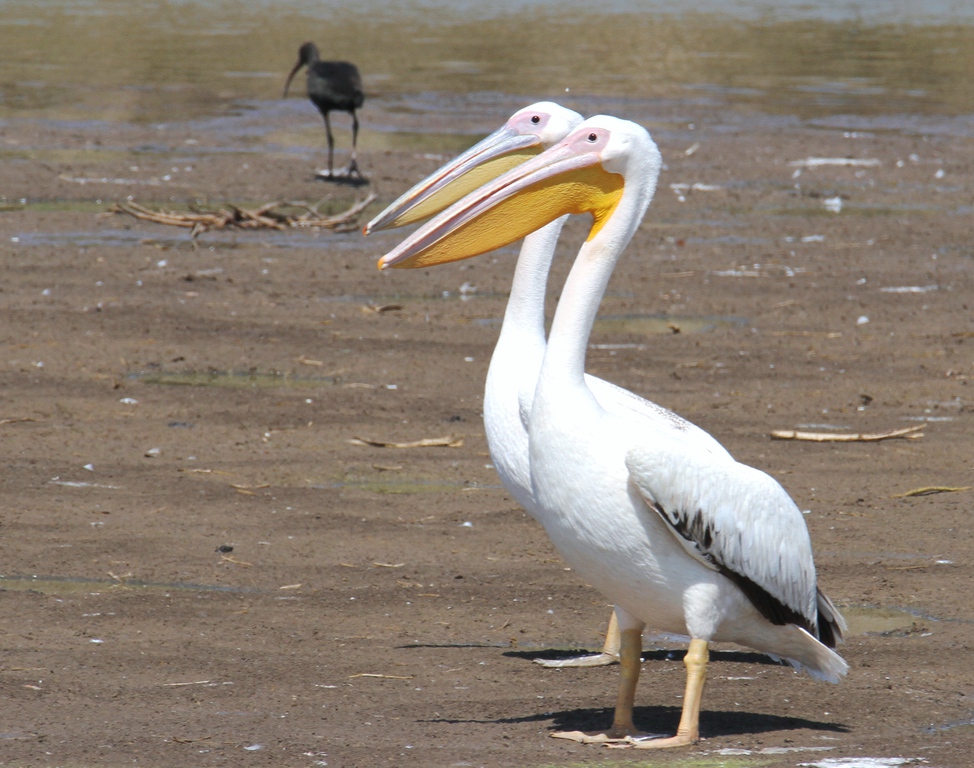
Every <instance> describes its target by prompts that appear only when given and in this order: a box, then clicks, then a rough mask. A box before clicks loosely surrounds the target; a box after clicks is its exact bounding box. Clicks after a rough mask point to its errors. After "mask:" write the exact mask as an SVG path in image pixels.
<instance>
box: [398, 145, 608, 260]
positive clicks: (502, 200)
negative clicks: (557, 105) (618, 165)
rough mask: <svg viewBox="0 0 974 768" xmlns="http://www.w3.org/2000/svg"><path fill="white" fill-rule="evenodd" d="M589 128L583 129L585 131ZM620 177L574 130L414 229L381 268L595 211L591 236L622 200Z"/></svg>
mask: <svg viewBox="0 0 974 768" xmlns="http://www.w3.org/2000/svg"><path fill="white" fill-rule="evenodd" d="M583 133H584V132H583ZM623 184H624V180H623V177H622V176H621V175H620V174H617V173H610V172H608V171H606V170H605V169H603V167H602V165H601V162H600V157H599V154H598V153H597V152H595V151H591V150H587V148H586V147H585V146H584V135H579V134H573V135H572V136H569V137H567V138H566V139H564V140H563V141H561V142H559V143H558V144H556V145H554V146H553V147H551V148H550V149H548V150H546V151H545V152H543V153H541V154H540V155H538V156H537V157H535V158H533V159H531V160H528V161H526V162H524V163H522V164H521V165H519V166H517V167H516V168H513V169H512V170H510V171H508V172H507V173H505V174H504V175H502V176H500V177H499V178H497V179H495V180H494V181H491V182H488V183H487V184H485V185H484V186H483V187H481V188H479V189H477V190H476V191H475V192H472V193H470V194H469V195H467V196H466V197H465V198H463V200H461V201H460V202H458V203H456V204H454V205H453V206H451V207H450V208H448V209H447V210H445V211H444V212H443V213H441V214H440V215H439V216H437V217H436V218H435V219H433V220H432V221H429V222H428V223H426V224H424V225H423V226H422V227H420V228H419V229H417V230H416V231H415V232H413V233H412V234H411V235H410V236H409V237H407V238H406V239H405V240H404V241H403V242H402V243H400V244H399V246H397V247H396V248H394V249H393V250H392V251H390V252H389V253H387V254H386V255H385V256H383V257H382V258H381V259H380V260H379V269H388V268H390V267H395V268H397V269H415V268H419V267H431V266H434V265H436V264H445V263H447V262H451V261H459V260H461V259H469V258H472V257H474V256H479V255H480V254H483V253H487V252H489V251H493V250H495V249H497V248H502V247H504V246H505V245H509V244H510V243H513V242H515V241H516V240H520V239H521V238H522V237H525V236H526V235H528V234H530V233H531V232H534V231H535V230H538V229H540V228H541V227H543V226H545V225H546V224H549V223H550V222H552V221H554V220H555V219H557V218H559V217H561V216H563V215H565V214H566V213H591V214H592V216H593V219H594V222H593V226H592V230H591V232H590V233H589V238H591V237H593V236H594V235H595V234H596V233H597V232H598V230H599V229H600V228H601V227H602V225H603V224H604V223H605V221H606V220H607V219H608V218H609V216H610V215H611V213H612V211H613V210H614V209H615V206H616V205H617V204H618V202H619V200H620V198H621V197H622V189H623Z"/></svg>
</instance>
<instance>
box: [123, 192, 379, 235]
mask: <svg viewBox="0 0 974 768" xmlns="http://www.w3.org/2000/svg"><path fill="white" fill-rule="evenodd" d="M325 200H327V198H325ZM325 200H320V201H318V202H317V203H316V204H314V205H310V204H308V203H305V202H302V201H300V200H295V201H290V202H280V201H275V202H272V203H265V204H264V205H262V206H260V207H259V208H257V209H255V210H247V209H246V208H239V207H237V206H235V205H228V206H227V208H224V209H220V210H216V211H196V210H193V211H190V212H188V213H179V212H177V211H165V210H160V211H154V210H152V209H151V208H146V207H145V206H143V205H139V204H138V203H136V202H133V201H130V200H128V201H123V202H121V203H115V204H114V205H113V206H112V208H111V209H110V212H111V213H127V214H128V215H129V216H134V217H135V218H137V219H141V220H143V221H152V222H155V223H157V224H168V225H170V226H174V227H184V228H186V229H189V230H191V231H190V236H191V237H196V236H197V235H199V234H200V233H202V232H207V231H209V230H211V229H228V228H230V227H235V228H237V229H277V230H285V229H289V228H291V227H312V228H318V229H334V230H336V231H339V232H346V231H348V230H351V229H354V228H355V227H356V226H357V224H356V221H357V219H358V216H359V214H360V213H362V211H363V210H365V208H366V206H368V205H369V203H371V202H372V201H373V200H375V193H374V192H370V193H369V194H368V195H367V196H366V197H365V199H364V200H360V201H359V202H357V203H355V204H354V205H353V206H351V207H350V208H348V209H347V210H345V211H342V212H341V213H338V214H335V215H334V216H323V215H321V214H320V213H318V206H320V205H321V204H322V203H323V202H325ZM286 208H292V209H293V208H300V209H303V210H304V211H305V212H304V213H300V214H295V213H293V212H288V211H286V210H284V209H286Z"/></svg>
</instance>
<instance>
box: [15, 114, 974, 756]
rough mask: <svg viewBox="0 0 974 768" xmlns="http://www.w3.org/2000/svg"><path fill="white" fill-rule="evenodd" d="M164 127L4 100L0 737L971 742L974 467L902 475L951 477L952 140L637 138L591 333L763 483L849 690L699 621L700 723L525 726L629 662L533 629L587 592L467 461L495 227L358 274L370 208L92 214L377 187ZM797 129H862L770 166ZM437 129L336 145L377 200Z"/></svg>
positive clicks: (814, 751) (658, 651)
mask: <svg viewBox="0 0 974 768" xmlns="http://www.w3.org/2000/svg"><path fill="white" fill-rule="evenodd" d="M505 117H506V115H505V114H498V115H497V119H496V122H497V123H498V124H499V123H500V122H501V121H502V120H503V119H504V118H505ZM650 128H651V129H653V130H654V132H655V130H656V126H653V125H650ZM670 128H672V126H670ZM182 131H183V129H181V128H180V127H179V126H178V124H174V125H173V126H170V127H160V128H156V127H153V128H149V127H146V128H144V129H142V128H133V127H128V128H126V129H125V130H124V131H121V130H120V132H119V135H108V136H103V137H101V138H100V141H101V142H102V145H101V146H98V145H95V144H93V142H92V138H91V136H90V135H88V134H86V133H84V132H83V131H80V129H76V128H73V127H72V126H71V125H70V124H66V125H64V126H61V127H58V126H53V127H51V126H48V127H44V126H40V125H38V124H30V123H26V122H25V123H15V122H10V123H7V124H6V125H5V126H4V127H3V129H2V137H0V138H2V139H3V141H4V142H5V143H4V147H5V152H4V154H3V157H2V158H0V159H2V166H0V167H2V174H3V177H4V184H3V186H4V194H5V195H6V200H5V201H4V204H3V205H4V209H3V211H2V214H0V270H2V279H0V307H2V318H3V320H2V325H0V350H2V353H0V387H2V389H0V391H2V401H0V441H2V442H0V451H2V467H3V472H2V475H0V483H2V491H0V525H2V527H0V546H2V566H0V567H2V573H3V575H4V579H3V581H2V582H0V586H2V588H3V591H2V594H0V616H2V619H0V637H2V643H3V658H2V661H0V684H2V698H0V719H2V722H0V762H2V763H3V764H8V765H38V766H43V765H51V766H55V765H57V766H121V765H132V764H140V765H149V766H190V765H199V766H217V765H287V766H315V765H325V764H327V765H331V766H381V765H396V766H400V765H403V766H405V765H415V766H424V767H438V766H481V765H484V766H542V765H544V766H553V765H554V766H557V765H581V764H585V765H588V764H602V765H630V764H639V765H671V764H676V765H728V766H752V765H754V766H758V765H760V766H796V765H802V764H815V763H816V761H821V760H823V759H826V758H831V759H833V760H834V759H837V758H850V757H864V756H865V757H882V758H892V757H898V756H901V757H904V758H915V759H916V760H918V761H919V760H922V761H925V762H923V764H924V765H927V766H956V767H957V768H960V767H961V766H967V765H970V760H971V757H970V754H971V751H972V749H974V726H972V725H971V723H972V710H974V700H972V696H974V670H972V665H971V659H972V656H971V646H972V637H971V632H972V622H974V610H972V599H971V594H972V566H971V562H972V560H974V544H972V537H971V535H970V526H971V507H972V500H974V491H972V490H966V491H952V492H942V493H932V494H927V495H914V496H909V495H906V496H905V495H904V494H907V493H908V492H910V491H911V490H915V489H919V488H923V487H930V486H942V487H951V488H958V487H963V486H966V485H971V484H974V483H972V480H974V439H972V436H974V384H972V379H974V320H972V310H974V306H972V303H974V248H972V245H971V207H970V206H971V200H972V195H974V141H971V140H969V139H966V140H965V139H957V138H951V137H943V136H941V137H937V136H930V137H924V136H922V135H919V134H918V135H909V134H897V133H889V134H887V133H882V132H879V133H874V134H859V135H855V134H853V135H850V134H848V133H845V132H844V131H843V130H842V129H824V128H823V129H813V128H810V127H801V126H799V127H794V128H792V129H791V130H788V131H778V130H774V129H772V128H768V129H767V130H763V131H758V130H751V131H740V132H735V131H712V132H707V130H706V129H705V128H703V127H702V126H701V127H698V128H697V129H696V133H688V132H687V129H686V127H685V126H684V127H682V128H681V129H680V131H682V133H681V132H680V131H678V130H676V129H675V128H674V129H673V130H670V131H668V132H667V131H663V132H662V135H663V136H664V137H668V140H667V139H666V138H664V139H661V140H660V143H661V148H662V150H663V153H664V156H665V158H666V162H667V168H666V170H665V172H664V175H663V177H662V179H661V183H660V188H659V191H658V192H657V196H656V200H655V202H654V203H653V206H652V208H651V210H650V213H649V216H648V217H647V220H646V223H645V224H644V225H643V227H642V229H641V230H640V232H639V233H638V234H637V237H636V239H635V241H634V242H633V244H632V245H631V247H630V248H629V251H628V254H627V255H626V256H625V257H624V259H623V260H622V262H621V264H620V265H619V268H618V271H617V274H616V276H615V278H614V280H613V282H612V284H611V286H610V293H609V295H608V296H607V298H606V300H605V302H604V305H603V314H604V315H605V316H606V317H608V318H615V319H611V320H609V321H607V322H604V323H602V324H600V325H599V327H598V328H597V329H596V333H595V335H594V337H593V343H594V346H593V348H592V350H591V353H590V356H589V365H588V368H589V370H590V371H591V372H593V373H595V374H598V375H600V376H602V377H604V378H607V379H610V380H612V381H614V382H617V383H618V384H621V385H623V386H625V387H627V388H630V389H632V390H634V391H636V392H638V393H640V394H643V395H645V396H648V397H650V398H652V399H654V400H656V401H657V402H660V403H662V404H664V405H666V406H668V407H670V408H672V409H674V410H676V411H677V412H679V413H680V414H682V415H683V416H685V417H687V418H689V419H691V420H693V421H694V422H696V423H697V424H699V425H700V426H701V427H703V428H705V429H707V430H709V431H710V432H711V433H712V434H713V435H715V436H716V437H717V438H718V439H720V440H721V441H722V442H723V443H724V444H725V445H726V446H727V447H728V448H729V449H730V450H731V451H732V452H733V453H734V455H735V456H736V457H737V458H738V459H739V460H741V461H744V462H746V463H748V464H752V465H754V466H756V467H759V468H761V469H763V470H765V471H767V472H769V473H770V474H772V475H773V476H774V477H776V478H777V479H778V480H779V481H780V482H781V483H782V484H783V485H784V486H785V488H786V489H787V490H788V491H789V492H790V493H791V494H792V495H793V497H794V498H795V500H796V501H797V503H798V504H799V506H800V507H801V508H802V509H803V510H809V513H808V514H807V517H806V519H807V521H808V525H809V528H810V530H811V535H812V539H813V542H814V546H815V551H816V561H817V565H818V569H819V578H820V584H821V585H822V587H823V588H824V590H825V591H827V593H828V594H829V595H830V596H831V597H832V598H833V599H834V600H835V602H836V603H837V604H838V605H839V606H841V607H842V608H843V609H844V610H845V611H846V612H847V614H848V615H849V617H850V621H851V623H852V625H853V631H852V632H851V633H850V635H851V636H850V637H849V638H848V640H847V642H846V643H845V645H844V646H842V649H841V650H842V653H843V655H844V656H845V658H846V659H847V660H848V661H849V663H850V666H851V671H850V674H849V676H848V678H847V679H846V680H844V681H843V682H842V683H841V684H839V685H837V686H830V685H826V684H820V683H815V682H814V681H812V680H810V679H809V678H807V677H803V676H799V675H796V674H795V673H793V672H792V671H791V670H790V669H788V668H785V667H781V666H777V665H775V664H772V663H771V662H770V661H768V660H766V659H765V658H763V657H761V656H759V655H756V654H753V653H750V652H747V651H746V650H743V649H737V648H731V647H722V648H719V649H718V650H717V652H715V653H714V654H713V663H712V665H711V668H710V676H709V682H708V686H707V690H706V693H705V697H704V705H703V714H702V736H703V738H702V740H701V741H700V743H699V744H698V745H697V746H696V747H694V748H692V749H685V750H679V751H675V752H671V753H666V754H659V755H656V754H649V753H631V752H620V751H609V750H605V749H602V748H598V747H593V746H581V745H577V744H573V743H568V742H561V741H557V740H554V739H551V738H549V737H548V735H549V733H551V732H552V731H554V730H557V729H564V728H596V727H600V726H603V725H605V724H607V722H608V721H609V718H610V713H611V710H610V707H611V705H612V702H613V701H614V692H615V687H616V681H617V674H618V673H617V668H615V667H607V668H600V669H582V670H561V671H554V670H545V669H542V668H541V667H538V666H536V665H534V664H532V663H531V659H532V658H534V657H536V656H539V655H544V656H549V657H550V656H557V655H558V654H559V653H561V652H563V651H565V650H566V649H577V648H597V647H598V646H599V644H600V642H601V633H602V631H603V630H604V627H605V623H606V620H607V618H608V615H609V609H608V607H607V605H606V601H605V600H604V599H603V598H602V597H601V596H600V595H598V594H597V593H595V592H594V591H593V590H592V589H591V588H589V587H588V586H587V585H586V584H584V583H582V582H581V581H580V580H579V579H578V578H577V577H575V576H574V575H573V574H572V573H571V572H570V571H568V570H567V569H566V568H565V566H564V564H563V563H562V562H561V561H560V559H559V557H558V555H557V553H556V552H555V551H554V550H553V549H552V547H551V546H550V544H549V543H548V541H547V539H546V537H545V535H544V533H543V531H542V530H541V528H540V527H539V526H538V525H537V524H536V523H534V522H533V521H532V520H531V519H530V518H529V517H528V516H527V515H526V514H525V513H524V512H523V511H522V510H521V509H519V508H518V507H517V506H516V504H514V503H513V501H512V499H511V498H510V497H509V495H508V494H507V493H505V491H504V490H503V488H501V487H500V486H499V484H498V481H497V478H496V476H495V474H494V472H493V471H492V468H491V467H490V459H489V456H488V454H487V447H486V444H485V440H484V430H483V425H482V421H481V393H482V387H483V382H484V376H485V372H486V369H487V364H488V360H489V357H490V353H491V349H492V345H493V342H494V340H495V338H496V335H497V331H498V327H499V318H500V317H501V314H502V312H503V309H504V302H505V299H506V292H507V290H508V287H509V282H510V278H511V274H512V267H513V263H514V259H515V256H516V252H515V250H514V249H508V250H505V251H503V252H501V253H499V254H495V255H494V256H492V257H483V258H480V259H478V260H475V261H470V262H467V263H462V264H456V265H450V266H447V267H443V268H440V269H437V270H431V271H423V272H403V271H397V272H394V273H391V274H384V273H383V274H380V273H379V272H378V271H377V270H376V269H375V258H376V257H377V256H378V255H381V253H382V252H383V251H384V250H386V249H387V248H389V247H391V245H392V244H394V243H395V242H396V238H397V235H396V234H395V233H393V234H387V235H379V236H376V237H374V238H371V239H369V240H364V239H363V238H361V236H360V235H358V234H357V233H355V232H352V233H347V234H335V233H330V232H320V233H307V232H298V231H293V232H287V233H267V232H254V233H229V234H220V233H207V234H204V235H202V236H200V237H199V238H198V241H197V243H196V245H195V247H194V245H193V244H192V243H191V242H190V240H189V239H188V236H187V234H186V232H185V231H183V230H177V229H175V228H172V227H166V226H162V225H158V224H150V223H144V222H137V221H135V220H134V219H131V218H128V217H125V216H120V215H111V214H105V211H106V210H107V208H108V206H109V204H110V203H111V201H113V200H116V199H121V198H122V197H124V196H126V195H135V196H136V197H137V198H138V199H139V200H140V201H142V202H145V203H147V204H152V203H157V204H164V203H168V202H169V201H170V200H172V201H173V204H183V203H186V202H188V201H192V200H204V201H206V202H207V203H212V204H214V205H215V204H220V203H223V202H227V201H231V202H248V201H249V202H263V201H269V200H274V199H294V198H302V199H305V200H317V199H318V198H320V197H322V196H323V195H325V194H333V195H334V196H335V201H334V205H335V206H337V207H339V208H340V207H341V206H342V205H344V204H345V203H347V202H351V201H352V200H354V199H355V198H356V196H361V195H363V194H364V193H365V190H364V189H355V188H351V187H345V186H339V185H331V184H327V183H323V182H320V181H315V180H314V179H313V177H312V173H311V172H312V170H313V168H314V163H315V162H320V161H321V157H320V156H316V157H311V158H309V156H308V155H307V154H301V153H291V154H283V155H281V154H278V155H270V154H262V153H260V152H249V153H248V154H237V153H235V152H234V151H232V148H227V147H224V148H223V149H222V151H214V152H197V153H195V154H193V151H192V149H187V146H188V145H187V143H186V141H187V138H188V134H186V133H184V132H182ZM344 138H347V136H346V137H344ZM341 140H342V139H341V138H340V141H341ZM208 141H210V142H211V143H214V144H218V143H219V141H220V139H219V137H209V138H208ZM694 145H697V146H694ZM160 146H161V147H162V149H161V150H160V149H159V147H160ZM189 146H190V147H191V146H192V145H189ZM38 147H41V148H42V149H41V150H38V149H37V148H38ZM153 147H154V148H155V149H152V148H153ZM21 148H22V149H21ZM44 148H46V149H44ZM167 148H168V149H167ZM187 153H188V154H190V155H192V156H191V157H189V159H187V158H186V157H185V156H184V155H187ZM809 157H819V158H837V157H854V158H858V159H876V160H878V161H879V163H878V164H877V165H861V166H845V167H843V166H836V165H827V166H821V167H816V168H808V167H803V166H801V165H794V164H789V163H793V162H795V161H801V160H803V159H806V158H809ZM442 159H443V158H442V157H436V156H430V155H429V154H428V153H426V152H407V151H368V150H366V151H364V152H362V153H361V155H360V164H361V166H362V168H363V169H364V170H365V172H366V174H367V175H369V176H370V178H371V181H372V185H371V186H372V188H373V189H375V190H376V191H377V193H378V194H379V198H380V201H379V202H380V203H384V202H388V201H389V200H391V199H392V198H393V197H394V196H395V195H397V194H398V193H399V192H401V191H402V190H403V189H405V188H406V187H407V186H408V185H409V184H411V183H412V182H413V181H415V180H416V179H418V178H420V177H421V176H422V175H423V174H425V173H427V172H429V171H430V170H432V169H433V168H434V167H435V166H436V165H438V164H439V162H440V161H441V160H442ZM173 168H175V169H176V170H175V171H174V170H173ZM799 172H800V173H799ZM166 176H168V177H169V178H168V179H166V178H165V177H166ZM694 183H698V184H703V185H705V186H704V187H697V188H686V187H680V186H677V187H675V188H674V187H672V186H671V185H680V184H684V185H692V184H694ZM835 197H839V198H841V200H842V209H841V212H839V213H833V212H829V211H828V210H827V209H826V206H825V200H827V199H830V198H835ZM20 198H25V199H26V204H21V203H20V202H19V200H20ZM377 205H378V204H377ZM376 210H377V207H375V206H373V208H371V209H370V213H371V212H375V211H376ZM583 236H584V228H583V225H582V223H581V222H577V223H575V224H573V225H572V226H571V227H570V228H569V230H568V232H567V234H566V237H565V238H564V241H565V242H564V244H563V250H564V257H563V258H561V259H559V260H558V262H557V266H556V268H555V279H554V283H553V285H554V286H557V285H560V283H561V281H562V279H563V278H564V275H565V273H566V270H567V268H568V265H569V263H570V258H569V255H570V254H571V253H572V252H573V251H574V249H575V248H576V247H577V245H578V243H579V242H580V240H581V238H582V237H583ZM464 284H466V289H465V291H466V294H465V295H466V297H467V299H466V300H462V299H461V291H460V287H461V286H462V285H464ZM472 289H475V290H472ZM889 289H894V290H889ZM555 293H556V292H555V291H554V290H553V291H552V296H551V302H552V306H553V304H554V301H555ZM389 305H393V306H391V307H390V306H389ZM379 310H384V311H379ZM657 315H658V316H663V317H664V321H663V322H662V323H658V322H657V323H654V322H653V316H657ZM660 325H662V326H663V330H664V332H658V327H657V326H660ZM667 325H671V326H672V328H669V329H667V328H666V326H667ZM676 331H679V332H676ZM917 424H926V426H925V428H924V430H923V436H922V438H919V439H914V440H907V439H895V440H887V441H882V442H870V443H834V442H833V443H807V442H782V441H773V440H771V439H770V437H769V433H770V432H771V431H772V430H774V429H795V428H800V427H801V426H803V425H806V427H807V428H809V429H816V430H823V429H830V430H833V431H839V432H843V433H859V432H881V431H884V430H890V429H898V428H902V427H908V426H911V425H917ZM808 425H810V426H808ZM446 436H452V437H454V438H457V440H456V441H455V442H456V444H455V446H454V447H431V448H392V447H378V446H369V445H360V444H354V443H353V442H351V441H352V440H353V439H354V438H366V439H371V440H378V441H400V442H403V441H413V440H418V439H421V438H435V437H446ZM646 648H647V652H646V662H645V665H644V669H643V679H642V683H641V685H640V688H639V692H638V698H637V713H636V714H637V721H638V722H639V723H641V724H642V725H644V726H645V727H646V728H653V729H658V730H663V731H666V730H673V729H674V728H675V726H676V722H677V719H678V715H679V706H680V701H681V700H680V696H681V694H682V690H683V679H684V675H683V665H682V663H681V662H680V659H681V658H682V647H681V646H680V645H679V644H678V643H673V642H668V641H667V640H666V639H665V638H653V637H649V638H648V639H647V645H646Z"/></svg>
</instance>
